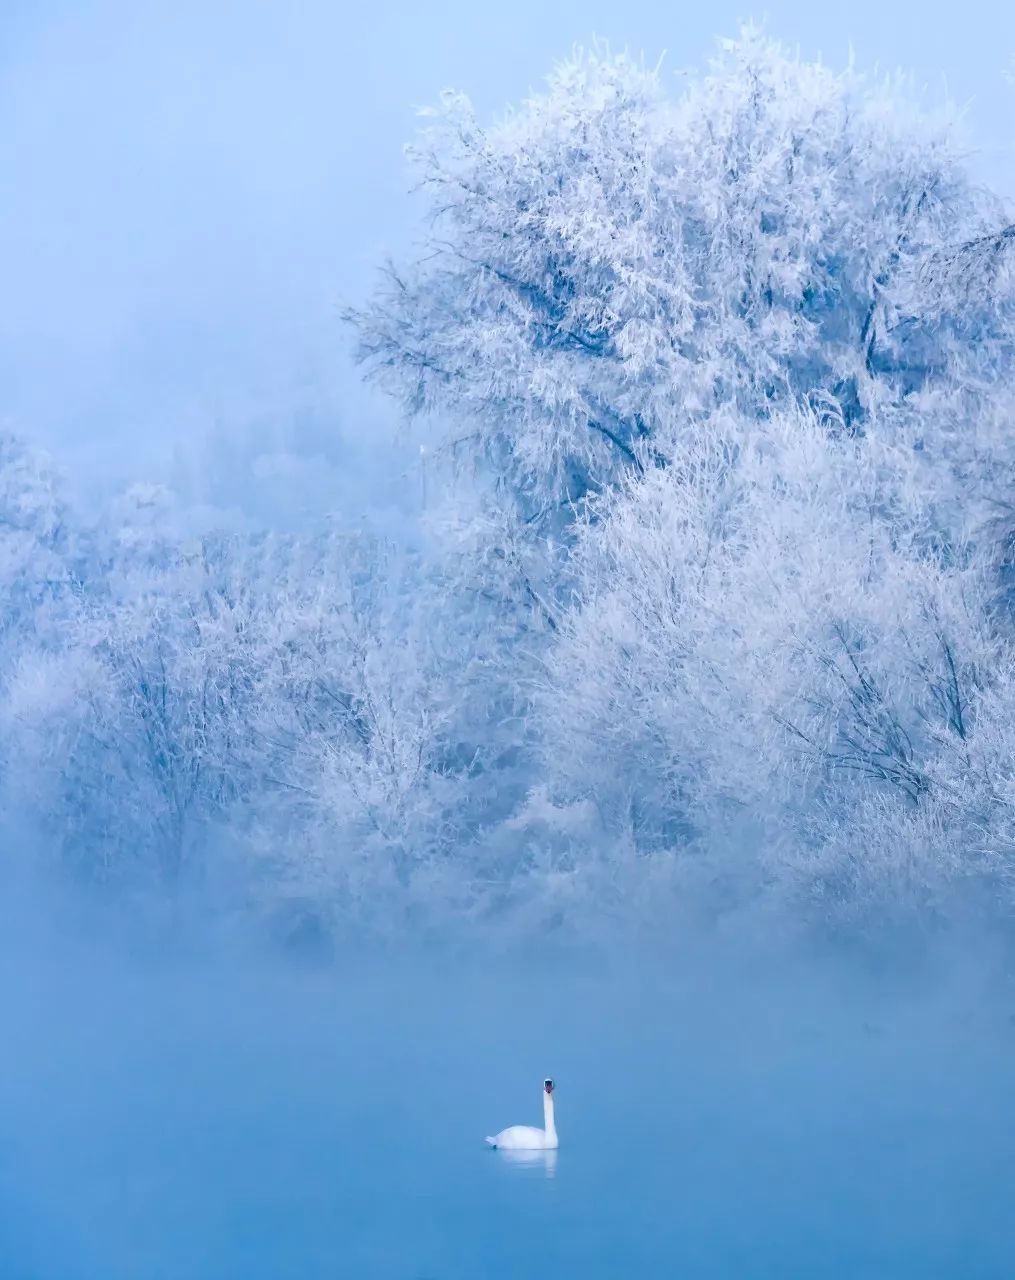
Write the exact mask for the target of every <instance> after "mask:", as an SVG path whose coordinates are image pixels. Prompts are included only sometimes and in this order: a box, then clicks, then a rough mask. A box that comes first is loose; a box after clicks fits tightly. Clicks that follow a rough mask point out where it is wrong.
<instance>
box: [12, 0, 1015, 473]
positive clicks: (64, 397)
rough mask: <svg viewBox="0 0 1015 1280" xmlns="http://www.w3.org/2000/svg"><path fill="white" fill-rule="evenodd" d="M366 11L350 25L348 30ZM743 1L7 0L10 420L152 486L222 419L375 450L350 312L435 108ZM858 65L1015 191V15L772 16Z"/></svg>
mask: <svg viewBox="0 0 1015 1280" xmlns="http://www.w3.org/2000/svg"><path fill="white" fill-rule="evenodd" d="M346 9H348V10H349V11H350V12H346ZM750 13H751V10H750V9H749V8H747V7H746V6H744V5H743V4H742V0H736V3H730V2H729V0H715V3H712V4H708V5H701V4H694V5H690V4H684V5H681V4H661V3H653V2H652V0H624V2H623V3H617V2H616V0H613V2H611V3H604V2H603V0H582V2H580V3H579V2H578V0H555V2H550V3H547V0H512V3H510V4H506V5H503V6H500V7H494V6H489V5H486V4H481V3H477V0H469V2H467V3H466V2H464V0H453V2H452V3H448V2H447V0H445V2H443V3H436V4H434V3H431V4H417V3H409V2H408V0H397V2H396V0H370V3H364V4H357V5H348V6H347V5H344V4H340V3H338V2H337V0H335V2H332V3H325V2H324V0H304V2H303V3H300V2H299V0H271V2H267V0H265V2H261V3H257V2H255V0H249V2H247V3H242V4H241V3H236V4H231V3H226V2H225V0H222V2H220V3H208V0H204V2H203V3H202V2H198V0H172V2H171V3H163V2H161V0H146V2H145V3H143V4H138V3H131V2H127V0H119V2H114V0H108V2H107V0H93V2H92V3H88V2H86V0H78V2H77V3H63V4H61V3H56V2H49V3H46V2H45V0H26V2H25V3H19V0H13V2H12V0H6V3H5V4H4V5H3V6H2V13H0V280H2V281H3V301H4V306H3V308H2V310H0V420H6V421H7V422H8V423H14V424H16V425H18V426H19V427H20V428H22V429H23V430H25V431H27V432H29V433H31V434H33V435H37V436H38V437H39V438H41V439H43V440H44V441H47V442H49V443H51V444H52V445H54V446H56V447H58V448H59V449H60V450H62V451H64V450H70V451H71V453H72V455H73V456H75V457H78V458H80V459H81V461H82V462H87V463H88V464H89V465H91V466H92V467H93V468H100V469H102V468H110V469H113V470H123V469H131V468H133V469H136V470H138V471H144V470H145V469H146V468H148V469H150V468H152V467H154V466H155V465H156V462H157V460H158V459H159V458H160V457H161V456H162V455H164V454H165V453H166V451H167V448H168V445H169V444H170V442H172V441H180V440H183V441H187V440H191V439H196V438H199V437H200V436H201V434H202V433H203V432H204V431H206V430H207V428H208V424H209V423H210V422H212V421H214V420H216V419H219V420H224V421H227V422H232V423H236V422H239V421H242V420H243V419H244V417H246V416H248V415H250V416H257V415H264V414H269V415H271V414H276V413H277V414H281V415H285V414H286V413H289V412H291V411H292V410H293V409H299V408H307V407H312V408H317V409H318V410H321V411H323V412H325V413H326V414H332V413H334V414H336V415H337V416H340V417H341V418H342V419H343V421H344V429H345V430H346V431H347V432H348V431H352V432H354V433H358V432H359V431H361V430H366V431H368V432H373V431H375V430H378V428H380V427H383V425H384V423H385V421H386V419H387V418H388V417H389V416H390V414H389V411H388V410H387V409H386V408H385V407H384V406H383V405H381V404H380V403H379V402H377V401H375V400H373V399H372V398H371V397H369V396H368V395H365V394H364V393H363V392H362V391H361V390H359V389H358V387H357V383H356V377H355V374H353V373H352V372H351V370H350V366H349V363H348V359H347V355H346V345H347V338H346V335H345V334H344V332H343V331H342V329H341V328H340V326H339V325H338V324H337V322H336V318H335V314H336V311H337V306H338V304H339V302H340V301H341V300H342V299H343V298H354V297H355V296H356V295H357V294H359V293H361V292H362V291H363V289H364V288H365V287H366V286H367V284H368V282H369V278H370V271H371V269H372V267H373V265H374V264H375V263H376V262H377V261H378V259H379V258H380V257H381V256H382V255H383V253H384V252H385V251H386V250H387V249H394V250H396V251H397V249H398V247H399V246H400V245H402V244H404V242H405V239H406V237H407V235H408V234H409V231H410V218H411V206H410V204H409V202H408V201H407V200H406V199H405V196H404V192H405V188H406V175H405V170H404V166H403V160H402V144H403V142H404V141H405V140H406V139H407V138H408V137H409V136H410V135H411V133H412V130H413V128H414V120H413V111H412V108H413V107H414V106H415V105H422V104H423V103H425V102H427V101H429V100H431V99H432V98H433V97H434V95H435V94H436V93H437V91H439V90H440V89H441V88H443V87H446V86H455V87H460V88H463V89H465V90H466V91H467V92H469V93H470V95H471V96H472V97H473V99H474V100H475V101H476V102H477V104H478V105H479V106H480V108H481V109H482V110H484V111H488V112H496V111H497V110H499V109H500V108H501V107H502V106H503V105H505V104H506V103H507V102H509V101H512V100H514V99H517V98H518V97H519V96H520V95H521V94H523V93H524V92H525V91H526V90H527V89H528V88H529V87H530V86H533V85H535V84H536V83H538V81H539V80H540V78H541V77H542V75H543V74H544V73H545V71H546V70H547V69H548V68H549V66H550V65H551V64H552V63H553V61H554V60H555V59H556V58H557V57H559V56H560V55H562V54H564V53H566V52H567V50H568V49H569V48H570V46H571V45H572V44H573V43H575V42H580V41H583V40H587V39H589V38H590V37H591V36H592V35H599V36H603V37H606V38H608V39H609V40H610V41H611V42H612V43H613V44H615V45H618V46H623V45H626V46H628V47H630V48H632V49H634V50H637V51H643V52H645V53H646V54H647V55H649V56H651V57H652V58H653V59H654V58H655V57H656V56H657V55H658V54H659V53H660V52H662V51H663V50H665V51H666V52H667V61H666V65H667V66H668V67H670V68H671V69H674V70H676V69H677V68H679V67H682V66H690V65H695V64H700V63H701V62H702V60H703V59H705V58H706V57H707V56H708V54H709V52H710V49H711V46H712V41H713V37H714V36H716V35H718V34H728V33H731V32H733V31H735V29H736V27H737V25H738V21H739V18H740V17H741V16H743V15H747V16H749V15H750ZM754 13H755V15H756V16H761V17H767V24H768V28H769V30H770V31H771V32H772V33H773V34H775V35H778V36H779V37H781V38H783V39H785V40H787V41H789V42H791V43H794V44H796V43H798V44H800V46H801V47H802V49H803V50H804V52H805V53H818V52H821V53H822V54H823V55H824V57H825V58H826V60H828V61H830V62H832V63H835V64H838V63H841V62H843V61H845V59H846V58H847V56H848V52H849V48H850V44H852V47H853V49H854V50H855V55H856V59H857V62H858V63H859V64H860V65H861V66H862V67H865V68H869V67H872V66H874V65H875V64H879V65H881V66H882V67H884V68H886V69H893V68H895V67H897V66H905V67H907V68H908V69H910V70H912V71H913V72H914V73H915V75H916V77H917V78H918V80H920V81H922V82H925V83H926V84H927V85H928V86H929V87H931V88H932V89H936V88H938V87H939V86H940V87H941V89H942V91H945V90H947V91H948V92H949V93H950V94H951V96H952V97H953V98H954V99H955V100H957V101H958V102H960V103H966V104H968V124H969V134H970V138H971V141H972V142H973V144H974V145H975V146H976V148H977V149H978V154H977V156H976V158H975V160H974V163H975V165H976V168H977V170H978V171H979V172H980V173H981V174H983V175H984V176H986V177H988V178H990V179H991V180H992V181H993V182H994V183H995V184H996V185H998V186H1000V187H1001V188H1003V189H1004V190H1005V191H1006V192H1008V193H1009V194H1013V193H1015V155H1013V152H1012V151H1011V150H1009V148H1010V147H1011V146H1012V145H1013V144H1015V129H1013V128H1012V124H1013V121H1015V88H1012V87H1011V86H1009V85H1007V84H1006V82H1005V79H1004V72H1005V69H1006V66H1007V65H1009V63H1010V59H1011V56H1012V54H1013V53H1015V6H1012V5H1003V4H1000V3H998V0H968V2H967V3H964V4H962V5H952V4H938V5H930V6H928V5H927V4H925V3H920V4H916V3H915V2H908V0H907V2H905V3H901V2H900V0H888V2H886V0H881V2H880V3H878V2H875V0H855V2H854V3H852V4H841V5H819V4H814V3H813V0H812V2H811V3H804V2H802V0H784V2H781V3H780V2H771V0H770V2H769V3H768V4H767V6H765V9H764V10H762V11H761V12H760V13H759V11H758V10H755V11H754Z"/></svg>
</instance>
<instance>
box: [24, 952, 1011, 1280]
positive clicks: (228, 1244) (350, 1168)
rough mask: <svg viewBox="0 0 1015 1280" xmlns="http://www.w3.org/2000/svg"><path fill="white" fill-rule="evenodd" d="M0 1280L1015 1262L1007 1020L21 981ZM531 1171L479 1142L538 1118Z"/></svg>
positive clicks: (470, 1278) (1001, 1266)
mask: <svg viewBox="0 0 1015 1280" xmlns="http://www.w3.org/2000/svg"><path fill="white" fill-rule="evenodd" d="M3 976H4V986H3V990H4V993H5V1000H6V1003H7V1016H6V1019H5V1025H4V1028H3V1029H4V1033H5V1034H4V1043H3V1047H2V1049H0V1055H2V1056H0V1088H2V1108H0V1263H2V1265H0V1275H2V1276H3V1277H4V1280H28V1278H31V1280H79V1278H80V1280H121V1278H122V1280H128V1278H129V1280H156V1278H160V1277H165V1278H166V1280H188V1278H190V1277H194V1278H198V1277H200V1278H202V1280H204V1278H207V1280H218V1278H219V1277H222V1278H225V1277H237V1278H241V1277H242V1278H243V1280H259V1278H261V1277H264V1278H268V1277H271V1278H272V1280H276V1278H279V1277H294V1278H297V1280H298V1278H302V1277H308V1278H309V1277H356V1278H357V1280H358V1278H360V1277H378V1278H379V1280H388V1278H390V1280H475V1278H476V1277H490V1278H491V1280H497V1278H500V1277H505V1278H506V1277H518V1278H519V1280H521V1278H522V1277H524V1278H525V1280H538V1278H539V1277H542V1276H547V1277H570V1276H574V1277H583V1278H584V1280H595V1278H596V1277H664V1276H665V1277H673V1276H682V1277H736V1278H737V1280H743V1278H748V1277H759V1280H760V1278H761V1277H765V1278H771V1277H808V1278H813V1277H817V1276H820V1277H823V1278H837V1277H855V1278H857V1280H861V1278H862V1280H871V1278H874V1277H878V1278H880V1277H884V1278H885V1280H905V1278H908V1277H914V1280H915V1278H919V1280H931V1278H933V1277H939V1276H940V1277H955V1278H956V1280H959V1278H961V1280H976V1278H977V1277H998V1278H999V1280H1000V1278H1001V1277H1005V1278H1007V1277H1010V1276H1011V1275H1012V1274H1015V1212H1013V1207H1012V1196H1013V1188H1015V1104H1013V1102H1012V1098H1013V1096H1015V1089H1013V1087H1012V1081H1013V1079H1015V1072H1013V1058H1015V1025H1013V1024H1012V1022H1011V1021H1010V1016H1009V1014H1008V1013H1006V1012H1005V1010H1004V1007H1003V1004H1004V1002H1003V1001H1001V1000H999V1001H998V1002H997V1003H996V1004H994V1003H990V1004H988V1003H977V1004H975V1005H974V1004H973V1003H971V1002H970V1001H969V1000H968V999H966V1000H964V999H963V998H962V997H960V996H955V995H954V994H953V995H952V996H950V997H947V998H945V997H944V996H941V997H938V996H937V995H933V994H932V993H928V992H926V991H924V992H922V993H921V994H919V995H912V994H910V995H908V996H903V995H901V994H899V995H897V996H893V997H892V998H891V999H889V998H887V997H880V996H879V998H878V1000H877V1001H874V1000H873V999H872V998H871V997H870V995H869V994H868V995H867V996H864V995H861V994H858V993H857V992H856V991H853V992H851V993H848V994H847V993H846V992H845V991H844V989H843V988H842V987H841V985H837V984H836V983H834V982H831V981H829V982H828V983H827V984H824V985H823V984H822V983H819V982H812V983H811V984H810V985H809V986H808V987H807V988H806V989H804V988H803V987H800V986H798V985H797V984H796V983H790V982H787V981H785V980H782V981H778V980H776V979H773V978H765V979H762V978H757V979H752V980H751V981H750V982H748V981H747V980H745V979H744V980H740V981H734V980H732V979H730V980H727V981H723V982H720V981H718V980H716V979H714V978H712V979H710V980H705V979H704V978H703V977H702V976H701V975H700V974H699V975H695V974H684V975H683V977H682V978H681V979H680V980H679V981H677V980H675V979H674V980H671V981H669V982H661V981H658V980H655V981H650V980H649V979H647V978H646V977H645V975H644V974H642V975H640V976H639V975H637V974H629V975H628V976H626V977H616V976H615V977H614V978H612V979H609V980H607V979H604V978H603V977H601V976H597V977H594V976H591V975H588V974H585V975H580V974H567V973H562V972H561V971H560V968H559V966H558V967H555V966H542V967H540V968H538V969H534V970H533V972H531V973H527V974H520V973H518V972H514V973H507V974H505V973H504V972H501V973H493V972H485V973H484V972H481V971H475V970H473V971H470V972H462V971H460V970H459V971H456V970H449V971H445V972H444V973H442V974H437V973H421V972H420V971H419V969H418V967H413V966H411V965H408V964H406V965H404V966H399V965H393V966H391V967H389V968H388V969H387V970H386V971H385V972H380V971H376V970H374V971H372V972H371V973H370V974H369V975H364V974H360V973H357V972H356V969H355V967H352V968H346V969H344V970H342V969H341V967H340V968H339V970H338V971H335V972H329V973H327V974H322V973H317V974H313V975H307V974H305V973H304V974H299V973H294V974H289V975H288V976H283V975H281V974H279V973H278V972H277V971H275V972H273V973H271V974H270V975H269V974H262V975H260V976H256V975H252V974H251V973H250V972H247V973H245V974H243V975H240V974H237V973H233V974H231V975H229V974H224V973H223V972H221V971H219V970H215V971H203V970H202V969H201V968H200V967H193V966H191V967H190V968H189V969H187V970H185V971H182V970H181V971H179V972H175V973H173V974H169V973H167V972H166V971H165V970H162V971H160V972H158V973H155V972H152V971H150V970H143V969H142V968H140V967H139V968H137V969H135V970H132V971H130V972H127V973H125V972H123V971H122V970H119V969H117V968H116V967H115V966H112V965H108V964H106V965H99V966H95V967H92V966H90V965H89V964H80V963H62V964H60V965H55V964H54V965H45V964H44V965H41V966H40V965H26V964H23V965H22V966H21V967H20V969H19V970H18V972H17V973H14V972H8V973H5V974H4V975H3ZM545 1074H553V1075H554V1076H555V1077H556V1080H557V1088H558V1091H557V1115H558V1128H559V1130H560V1134H561V1143H562V1146H561V1150H560V1151H559V1153H558V1154H557V1156H556V1158H555V1159H554V1158H553V1157H552V1156H542V1155H541V1156H537V1157H535V1158H533V1159H531V1160H529V1161H526V1162H519V1161H517V1160H515V1161H512V1160H510V1159H509V1158H507V1157H505V1156H504V1155H502V1154H500V1153H497V1152H492V1151H489V1150H487V1149H486V1148H485V1147H484V1145H483V1136H484V1135H485V1134H486V1133H491V1132H495V1131H496V1130H497V1129H499V1128H501V1127H502V1126H504V1125H506V1124H511V1123H518V1122H521V1123H540V1116H541V1094H540V1082H541V1080H542V1077H543V1076H544V1075H545Z"/></svg>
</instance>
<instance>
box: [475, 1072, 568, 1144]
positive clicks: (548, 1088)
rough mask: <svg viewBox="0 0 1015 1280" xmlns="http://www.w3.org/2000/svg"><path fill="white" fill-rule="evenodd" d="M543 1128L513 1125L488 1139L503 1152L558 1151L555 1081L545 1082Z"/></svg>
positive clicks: (488, 1141)
mask: <svg viewBox="0 0 1015 1280" xmlns="http://www.w3.org/2000/svg"><path fill="white" fill-rule="evenodd" d="M543 1126H544V1127H543V1128H542V1129H537V1128H535V1126H534V1125H530V1124H513V1125H511V1127H510V1128H508V1129H501V1131H500V1133H497V1134H495V1135H494V1136H493V1137H492V1138H487V1140H486V1141H487V1143H488V1145H489V1146H491V1147H497V1148H499V1149H500V1150H501V1151H556V1149H557V1147H558V1145H559V1144H558V1142H557V1126H556V1125H555V1124H554V1122H553V1081H552V1080H544V1081H543Z"/></svg>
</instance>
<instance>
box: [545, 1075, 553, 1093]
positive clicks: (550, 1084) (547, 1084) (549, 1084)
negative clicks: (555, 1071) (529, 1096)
mask: <svg viewBox="0 0 1015 1280" xmlns="http://www.w3.org/2000/svg"><path fill="white" fill-rule="evenodd" d="M543 1092H544V1093H553V1081H552V1080H551V1079H550V1077H549V1076H547V1078H546V1079H545V1080H544V1081H543Z"/></svg>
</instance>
